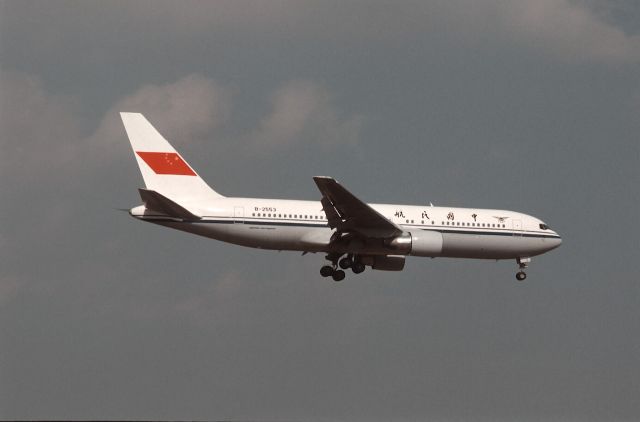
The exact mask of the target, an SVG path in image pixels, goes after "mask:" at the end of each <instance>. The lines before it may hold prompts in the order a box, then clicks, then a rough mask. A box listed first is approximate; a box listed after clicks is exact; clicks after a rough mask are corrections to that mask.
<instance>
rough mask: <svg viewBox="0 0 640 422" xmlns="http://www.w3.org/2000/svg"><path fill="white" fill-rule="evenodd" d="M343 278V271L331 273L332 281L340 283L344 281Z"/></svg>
mask: <svg viewBox="0 0 640 422" xmlns="http://www.w3.org/2000/svg"><path fill="white" fill-rule="evenodd" d="M344 276H345V274H344V271H342V270H336V271H334V272H333V275H332V277H333V281H342V280H344Z"/></svg>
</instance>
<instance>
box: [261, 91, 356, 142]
mask: <svg viewBox="0 0 640 422" xmlns="http://www.w3.org/2000/svg"><path fill="white" fill-rule="evenodd" d="M362 123H363V117H362V116H357V115H356V116H350V117H340V114H339V113H338V111H337V110H336V109H335V106H334V105H333V104H332V101H331V94H330V93H329V92H328V91H327V90H326V89H325V88H322V87H321V86H319V85H317V84H315V83H314V82H312V81H303V80H298V81H291V82H288V83H287V84H286V85H284V86H282V87H280V88H279V89H278V90H277V91H276V92H275V93H274V94H273V96H272V98H271V110H270V111H269V114H268V115H267V116H266V117H264V118H263V119H262V120H261V122H260V124H259V126H258V128H257V129H256V131H255V132H254V133H253V134H252V135H251V139H253V142H254V143H256V148H257V149H262V148H264V149H270V148H273V147H276V148H287V147H290V146H291V144H293V143H300V144H302V145H310V144H319V145H320V146H324V147H331V146H335V145H336V144H338V145H348V146H354V145H355V144H356V143H357V141H358V136H359V131H360V128H361V126H362Z"/></svg>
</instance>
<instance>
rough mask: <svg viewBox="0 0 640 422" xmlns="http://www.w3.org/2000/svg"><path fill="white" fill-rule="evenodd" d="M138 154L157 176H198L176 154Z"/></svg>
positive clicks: (137, 152) (139, 152)
mask: <svg viewBox="0 0 640 422" xmlns="http://www.w3.org/2000/svg"><path fill="white" fill-rule="evenodd" d="M136 154H138V155H139V156H140V158H142V159H143V160H144V162H145V163H147V165H148V166H149V167H151V169H152V170H153V171H154V172H156V174H175V175H179V176H195V175H196V173H195V172H194V171H193V170H192V169H191V167H189V165H188V164H187V163H185V162H184V160H183V159H182V158H180V156H179V155H178V154H176V153H175V152H142V151H136Z"/></svg>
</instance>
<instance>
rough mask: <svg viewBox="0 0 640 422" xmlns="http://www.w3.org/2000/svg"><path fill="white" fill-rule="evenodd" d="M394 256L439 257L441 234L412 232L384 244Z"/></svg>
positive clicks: (420, 231)
mask: <svg viewBox="0 0 640 422" xmlns="http://www.w3.org/2000/svg"><path fill="white" fill-rule="evenodd" d="M386 247H387V249H389V250H390V251H393V252H394V254H398V255H414V256H440V254H441V253H442V233H440V232H437V231H433V230H412V231H408V232H404V233H402V234H401V235H400V236H397V237H394V238H393V239H391V240H389V241H387V242H386Z"/></svg>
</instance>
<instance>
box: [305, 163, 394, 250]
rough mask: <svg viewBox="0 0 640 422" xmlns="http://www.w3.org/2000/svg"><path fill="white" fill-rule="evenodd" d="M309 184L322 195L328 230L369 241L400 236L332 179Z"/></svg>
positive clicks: (320, 177)
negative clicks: (364, 237) (353, 233)
mask: <svg viewBox="0 0 640 422" xmlns="http://www.w3.org/2000/svg"><path fill="white" fill-rule="evenodd" d="M313 180H314V182H315V183H316V185H317V186H318V189H320V192H321V193H322V199H321V203H322V208H323V210H324V212H325V214H326V215H327V220H328V222H329V227H331V228H335V229H337V230H339V231H343V232H348V231H353V232H356V233H359V234H361V235H363V236H369V237H384V238H386V237H392V236H398V235H399V234H401V233H402V229H401V228H400V227H398V226H397V225H395V224H394V223H393V222H391V221H390V220H389V219H387V218H386V217H385V216H383V215H382V214H380V213H379V212H378V211H376V210H374V209H373V208H371V207H370V206H369V205H367V204H366V203H364V202H362V201H361V200H360V199H358V198H357V197H356V196H355V195H354V194H352V193H351V192H349V191H348V190H347V189H346V188H345V187H343V186H342V185H340V184H339V183H338V182H337V181H336V180H334V179H333V178H331V177H326V176H316V177H314V178H313Z"/></svg>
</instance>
